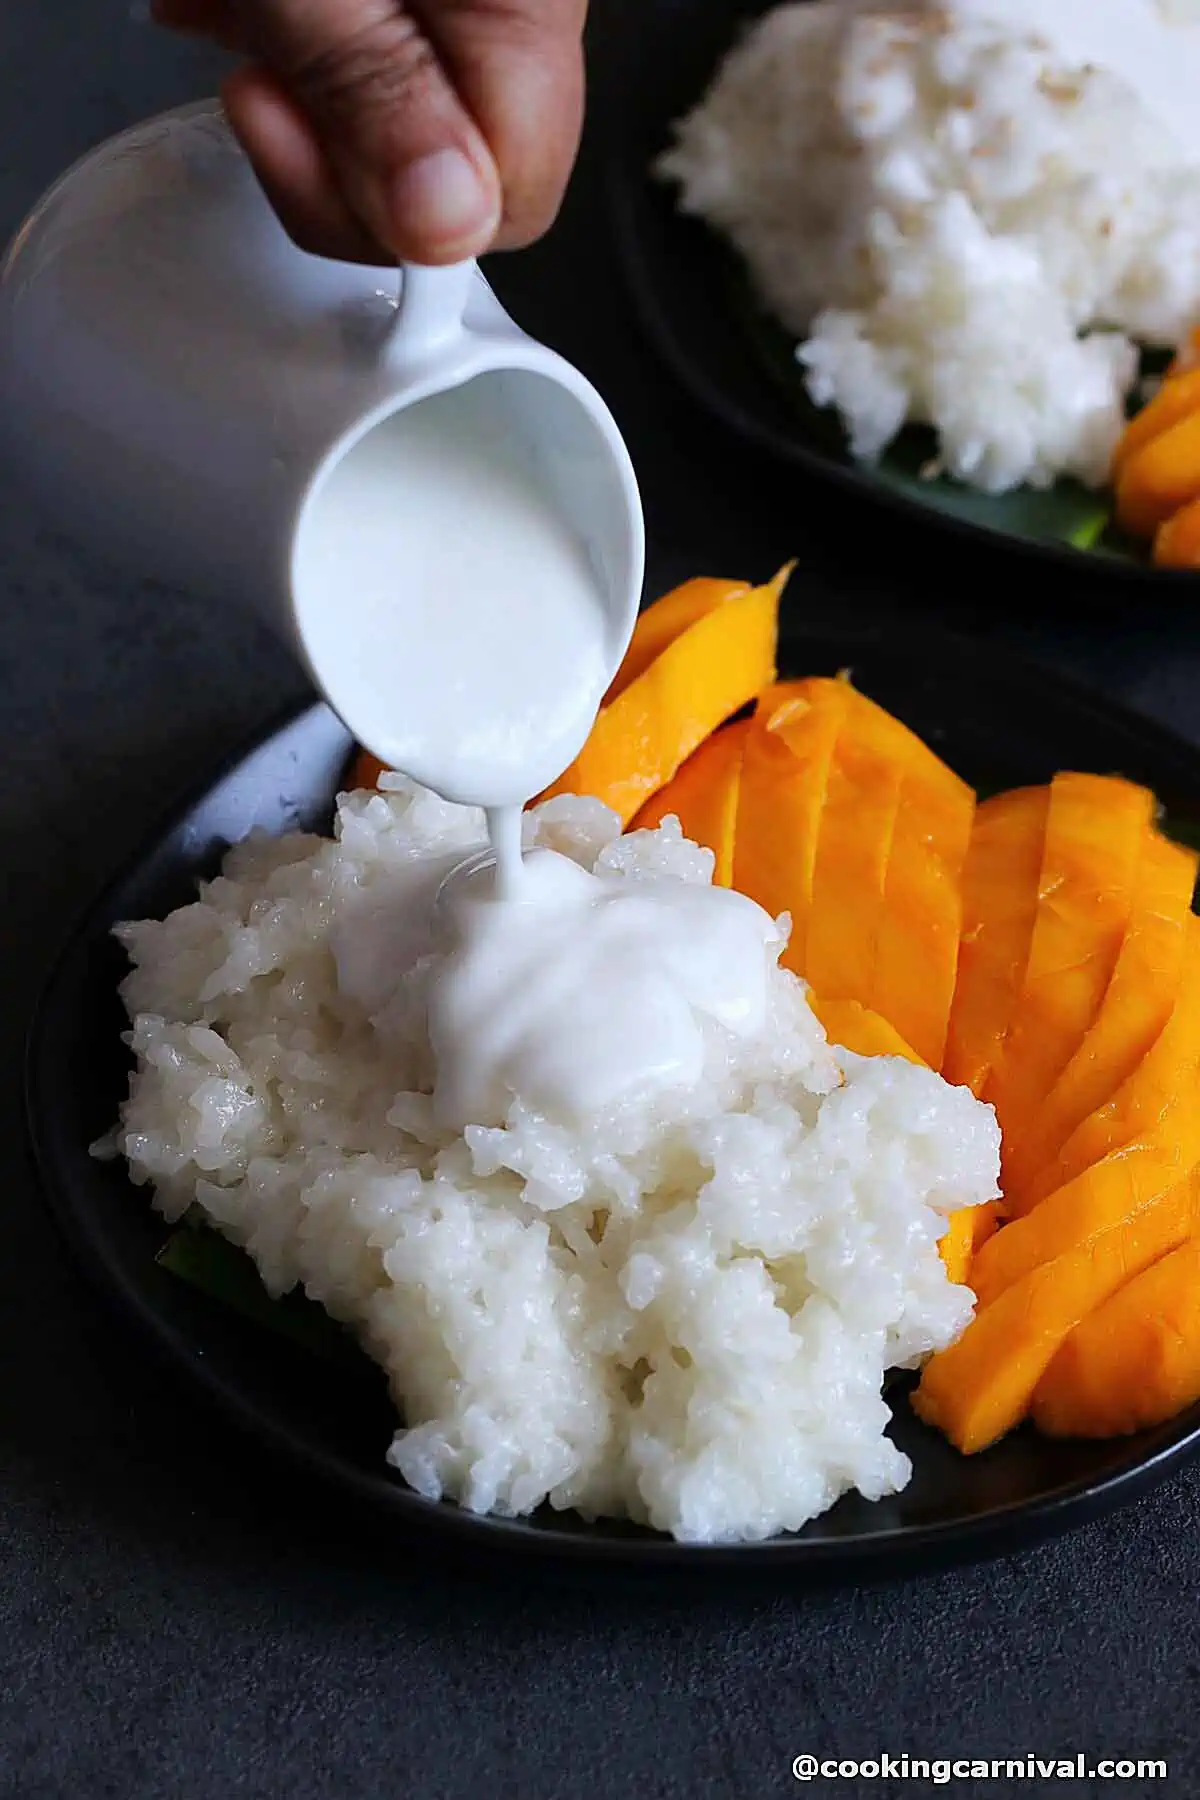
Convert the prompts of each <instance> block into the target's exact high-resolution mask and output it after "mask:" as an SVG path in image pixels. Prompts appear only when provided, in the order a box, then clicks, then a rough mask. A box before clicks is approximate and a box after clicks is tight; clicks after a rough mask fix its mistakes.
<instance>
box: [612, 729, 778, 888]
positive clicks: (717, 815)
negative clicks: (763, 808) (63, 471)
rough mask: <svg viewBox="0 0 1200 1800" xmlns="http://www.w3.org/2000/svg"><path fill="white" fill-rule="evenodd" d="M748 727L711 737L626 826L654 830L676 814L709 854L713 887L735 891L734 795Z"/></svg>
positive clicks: (692, 836)
mask: <svg viewBox="0 0 1200 1800" xmlns="http://www.w3.org/2000/svg"><path fill="white" fill-rule="evenodd" d="M750 725H751V721H750V720H749V719H739V720H736V721H735V722H734V723H733V724H732V725H726V726H725V728H724V730H722V731H718V732H715V733H714V735H713V736H712V737H710V738H708V739H707V740H706V741H705V742H704V743H703V744H701V746H700V748H699V749H698V750H695V751H693V753H692V754H691V756H689V757H688V759H687V761H686V762H685V763H684V765H683V767H682V768H681V769H680V770H679V771H678V773H677V774H676V775H675V776H674V778H673V779H672V780H671V781H668V783H667V785H666V787H664V788H660V789H659V791H658V793H657V794H655V796H654V798H653V799H652V800H648V801H647V802H646V804H645V806H643V807H642V809H641V810H640V812H638V813H637V814H635V816H634V818H633V821H632V823H631V825H630V827H629V829H630V830H631V831H643V830H645V831H649V830H653V829H654V828H655V827H656V826H658V825H661V824H662V822H663V820H664V819H665V818H667V817H668V816H669V815H670V814H674V816H675V817H676V818H677V819H678V820H679V824H680V827H681V829H682V831H683V835H684V836H685V837H688V838H691V839H692V841H693V843H696V844H704V845H705V846H706V847H707V848H708V849H709V850H711V851H712V852H713V854H714V856H715V858H716V863H715V866H714V869H713V882H714V884H716V885H717V886H719V887H732V886H733V857H734V842H735V832H736V829H737V815H738V793H739V790H740V788H741V781H742V756H743V753H744V750H745V745H746V737H747V734H748V732H749V730H750Z"/></svg>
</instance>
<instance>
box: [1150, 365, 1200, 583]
mask: <svg viewBox="0 0 1200 1800" xmlns="http://www.w3.org/2000/svg"><path fill="white" fill-rule="evenodd" d="M1198 373H1200V371H1198ZM1154 561H1155V562H1156V563H1157V564H1158V567H1159V568H1160V569H1200V496H1198V497H1197V498H1196V499H1195V500H1189V501H1188V502H1187V504H1186V506H1181V507H1180V508H1179V510H1178V512H1173V513H1172V514H1171V516H1170V518H1169V519H1164V520H1163V522H1162V524H1161V525H1160V526H1159V528H1158V530H1157V531H1156V532H1155V534H1154Z"/></svg>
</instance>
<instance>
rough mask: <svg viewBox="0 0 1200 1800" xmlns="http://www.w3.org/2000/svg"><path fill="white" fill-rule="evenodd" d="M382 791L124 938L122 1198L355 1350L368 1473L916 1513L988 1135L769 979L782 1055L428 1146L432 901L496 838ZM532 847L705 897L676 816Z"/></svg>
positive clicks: (990, 1165) (930, 1088)
mask: <svg viewBox="0 0 1200 1800" xmlns="http://www.w3.org/2000/svg"><path fill="white" fill-rule="evenodd" d="M384 781H385V783H386V786H387V791H386V792H384V793H382V794H368V793H366V792H360V793H355V794H350V795H345V796H343V797H342V798H341V799H340V801H339V804H338V811H337V822H336V831H335V834H334V836H333V837H332V838H329V839H322V838H317V837H310V836H300V835H293V836H289V837H284V838H279V839H270V838H266V837H262V836H259V837H255V838H252V839H250V840H248V841H247V842H246V843H244V844H242V845H240V846H239V847H237V848H236V849H234V850H232V851H231V852H230V853H229V855H228V856H227V858H226V861H225V865H224V869H223V872H222V874H221V875H220V876H219V878H218V879H216V880H215V881H213V882H212V883H211V884H210V885H208V886H207V887H205V888H204V889H203V891H202V892H201V894H200V897H199V898H198V900H197V901H196V902H195V904H193V905H190V906H186V907H183V908H181V909H180V910H179V911H177V912H175V913H173V914H171V915H170V916H169V917H168V918H167V919H166V920H164V921H161V922H153V921H144V922H141V923H137V924H129V925H125V926H123V927H122V928H121V930H120V934H119V935H120V936H121V939H122V941H123V942H124V944H125V945H126V947H127V949H128V951H129V954H130V957H131V960H132V964H133V968H132V972H131V973H130V974H129V976H128V978H127V980H126V982H125V984H124V989H123V995H124V1000H125V1004H126V1006H127V1008H128V1011H129V1014H130V1017H131V1020H132V1034H131V1042H132V1046H133V1050H134V1054H135V1057H136V1070H135V1072H134V1074H133V1077H132V1082H131V1089H130V1095H129V1099H128V1102H127V1104H126V1105H125V1107H124V1108H123V1112H122V1117H121V1123H120V1126H119V1129H118V1131H117V1132H116V1134H115V1145H116V1148H117V1149H119V1151H120V1152H121V1153H123V1154H124V1155H125V1156H126V1157H127V1158H128V1161H129V1166H130V1168H131V1170H132V1173H133V1177H134V1179H135V1180H136V1181H137V1182H139V1183H145V1184H147V1185H148V1186H149V1187H150V1188H151V1190H152V1198H153V1203H154V1204H155V1206H157V1208H158V1209H159V1211H160V1212H161V1213H162V1214H164V1215H165V1217H166V1218H168V1219H179V1218H180V1217H181V1216H182V1215H183V1214H184V1213H185V1212H186V1211H187V1210H188V1208H190V1207H192V1206H198V1207H199V1208H200V1209H201V1210H202V1212H203V1213H204V1215H205V1216H206V1218H207V1219H208V1221H209V1222H210V1223H211V1224H212V1225H213V1226H215V1227H216V1228H217V1229H218V1230H219V1231H221V1232H223V1233H224V1234H225V1235H226V1236H227V1237H228V1238H230V1239H231V1240H232V1241H233V1242H234V1243H235V1244H238V1245H240V1246H242V1247H243V1248H244V1249H245V1250H246V1251H248V1252H249V1254H250V1255H251V1256H252V1257H253V1259H254V1261H255V1263H256V1264H257V1266H258V1269H259V1272H260V1274H261V1277H262V1280H263V1282H264V1284H265V1285H266V1287H267V1288H268V1289H269V1291H270V1292H271V1293H272V1294H274V1295H280V1294H283V1293H285V1292H286V1291H287V1290H289V1289H291V1288H293V1287H296V1286H300V1287H302V1288H303V1289H304V1290H305V1291H306V1292H307V1293H308V1294H309V1295H311V1296H312V1297H313V1298H314V1299H316V1300H317V1301H319V1302H320V1303H321V1304H322V1305H323V1306H325V1307H326V1308H327V1309H328V1311H329V1312H330V1313H331V1314H332V1315H333V1316H334V1317H335V1318H337V1319H339V1320H341V1321H344V1322H345V1323H346V1324H347V1325H348V1326H349V1327H351V1328H352V1330H353V1331H354V1332H355V1333H356V1334H357V1336H358V1338H359V1340H360V1341H361V1343H362V1344H363V1346H364V1348H365V1349H366V1350H367V1351H368V1353H369V1354H370V1355H371V1356H372V1357H374V1358H376V1359H377V1360H378V1361H379V1363H380V1364H382V1366H383V1367H384V1369H386V1371H387V1374H388V1377H389V1379H390V1383H391V1389H392V1392H393V1395H394V1397H395V1401H396V1405H397V1408H398V1410H399V1413H400V1416H401V1419H402V1423H401V1424H400V1425H399V1427H398V1429H397V1431H396V1435H395V1439H394V1441H393V1443H392V1445H391V1447H390V1450H389V1449H388V1448H387V1446H385V1445H381V1446H380V1455H381V1457H382V1456H383V1454H384V1453H385V1451H386V1453H387V1455H388V1458H389V1460H390V1462H391V1463H392V1464H393V1465H394V1467H395V1468H396V1469H397V1470H398V1471H399V1473H400V1475H401V1476H403V1478H404V1479H405V1480H406V1481H407V1482H408V1483H410V1484H411V1486H412V1487H413V1488H415V1489H416V1490H417V1491H418V1492H419V1493H420V1494H423V1495H425V1496H427V1497H428V1498H429V1499H431V1500H436V1499H440V1498H442V1497H447V1498H450V1499H453V1500H456V1501H458V1502H459V1503H460V1504H462V1505H463V1506H465V1507H468V1508H470V1509H472V1510H474V1511H476V1512H480V1513H486V1512H494V1513H500V1514H508V1515H520V1514H525V1513H528V1512H530V1511H531V1510H533V1509H534V1508H536V1507H538V1506H541V1505H543V1504H549V1505H550V1506H552V1507H558V1508H576V1509H578V1510H579V1511H580V1512H582V1513H584V1514H586V1515H588V1516H596V1515H619V1516H622V1515H623V1516H629V1517H631V1518H633V1519H635V1520H638V1521H641V1522H643V1523H645V1524H649V1525H651V1526H654V1527H657V1528H658V1529H660V1530H662V1531H664V1532H670V1533H673V1534H674V1535H675V1536H676V1537H678V1538H680V1539H684V1540H688V1541H691V1542H698V1543H699V1542H713V1541H733V1540H741V1539H756V1538H764V1537H768V1536H770V1535H772V1534H774V1533H776V1532H780V1531H786V1530H794V1529H796V1528H798V1527H799V1526H801V1525H803V1524H804V1523H805V1522H806V1521H807V1520H809V1519H811V1518H813V1517H814V1516H815V1515H817V1514H819V1513H821V1512H822V1511H823V1510H824V1509H825V1508H827V1507H829V1506H830V1505H831V1504H832V1503H833V1502H834V1501H835V1500H836V1499H837V1498H838V1496H839V1495H840V1494H842V1493H844V1492H846V1491H847V1490H848V1489H852V1488H857V1489H858V1490H859V1491H860V1492H861V1493H863V1494H865V1495H867V1496H868V1497H871V1498H874V1497H877V1496H880V1495H884V1494H888V1493H893V1492H895V1491H897V1490H898V1489H900V1488H902V1487H903V1486H904V1484H905V1482H906V1481H907V1480H908V1478H909V1473H910V1469H909V1464H908V1461H907V1459H906V1458H905V1457H904V1455H902V1454H901V1452H900V1451H899V1450H898V1449H897V1448H896V1447H895V1445H894V1444H893V1443H892V1442H891V1441H890V1439H889V1437H888V1435H887V1427H888V1424H889V1412H888V1408H887V1406H886V1405H885V1403H884V1401H883V1399H882V1397H881V1383H882V1378H883V1375H884V1372H885V1370H887V1369H889V1368H893V1367H907V1366H911V1365H913V1364H915V1363H917V1362H918V1361H919V1360H920V1359H921V1358H923V1357H924V1356H925V1355H926V1354H927V1353H929V1352H930V1351H932V1350H935V1349H937V1348H939V1347H941V1346H943V1345H946V1344H948V1343H949V1342H951V1341H952V1340H953V1339H954V1338H955V1337H956V1336H957V1335H958V1333H959V1332H960V1331H961V1330H962V1328H963V1326H964V1325H965V1323H966V1321H967V1319H968V1317H969V1316H970V1312H971V1307H972V1297H971V1295H970V1293H969V1292H968V1291H967V1290H966V1289H964V1288H961V1287H955V1286H953V1285H951V1283H950V1282H949V1280H948V1279H947V1277H946V1275H945V1272H944V1270H943V1267H942V1263H941V1259H940V1257H939V1255H938V1249H937V1244H938V1239H939V1236H940V1235H941V1233H942V1232H943V1231H944V1229H945V1224H946V1219H947V1217H948V1215H949V1214H950V1213H951V1212H952V1211H953V1210H954V1209H956V1208H958V1207H961V1206H964V1205H970V1204H974V1203H977V1202H979V1201H982V1200H985V1199H987V1198H989V1197H991V1196H992V1195H993V1194H994V1193H995V1192H996V1177H997V1171H998V1161H999V1140H998V1133H997V1128H996V1124H995V1119H994V1116H993V1113H992V1110H991V1108H990V1107H985V1106H983V1105H981V1104H980V1103H979V1102H978V1101H976V1100H975V1099H974V1098H973V1097H972V1096H971V1095H970V1094H969V1093H968V1092H967V1091H966V1090H964V1089H955V1088H951V1087H950V1086H948V1085H947V1083H945V1082H944V1081H942V1080H941V1079H940V1077H938V1076H937V1075H935V1074H933V1073H930V1072H928V1071H926V1070H923V1069H919V1068H915V1067H912V1066H910V1065H908V1064H907V1063H904V1062H901V1061H896V1060H891V1059H871V1060H866V1059H862V1058H858V1057H854V1056H851V1055H849V1054H848V1053H844V1052H841V1051H833V1050H831V1049H830V1047H829V1046H828V1045H827V1044H826V1042H825V1039H824V1035H823V1033H822V1031H821V1029H820V1027H819V1025H818V1024H817V1021H816V1019H815V1017H814V1015H813V1013H812V1011H811V1009H810V1007H809V1005H808V1002H807V999H806V994H805V989H804V987H803V985H802V983H800V982H799V981H798V980H797V979H796V978H795V977H793V976H792V975H790V974H788V973H786V972H785V971H782V970H780V969H778V968H777V967H773V968H772V973H771V1011H770V1019H769V1024H768V1028H767V1029H766V1030H765V1031H764V1032H763V1033H762V1035H761V1036H760V1037H757V1038H754V1039H745V1038H737V1037H734V1036H733V1035H731V1034H730V1033H729V1032H728V1031H726V1030H725V1029H724V1028H722V1027H721V1026H720V1025H719V1024H717V1023H716V1022H714V1021H712V1020H707V1021H706V1022H705V1031H706V1034H707V1036H706V1053H705V1055H706V1061H705V1068H704V1073H703V1077H702V1079H701V1080H700V1081H699V1082H697V1083H695V1084H693V1085H691V1086H689V1087H688V1088H686V1089H683V1090H680V1089H676V1090H673V1091H671V1092H670V1093H667V1094H663V1093H661V1092H660V1093H655V1094H653V1095H648V1094H643V1095H637V1094H635V1095H632V1096H627V1097H625V1098H624V1099H623V1100H622V1102H621V1103H620V1105H619V1106H617V1107H614V1108H613V1109H612V1110H610V1111H609V1112H608V1113H606V1114H605V1115H603V1116H597V1117H592V1118H588V1119H584V1120H579V1119H575V1120H570V1121H568V1120H565V1119H561V1118H554V1117H549V1116H545V1115H542V1114H539V1113H538V1112H536V1111H535V1110H533V1109H531V1108H530V1107H529V1106H527V1105H526V1104H525V1103H523V1101H522V1099H521V1097H520V1096H517V1095H514V1096H513V1097H512V1101H511V1105H510V1106H509V1109H508V1112H507V1116H506V1118H505V1119H504V1122H503V1124H502V1125H494V1124H493V1125H488V1126H469V1127H468V1128H467V1129H466V1130H465V1131H463V1132H461V1133H451V1132H449V1131H446V1130H439V1128H438V1127H437V1125H436V1124H435V1121H434V1118H433V1113H432V1108H431V1103H430V1087H431V1083H432V1068H431V1060H430V1053H429V1043H428V1036H427V1032H426V1025H425V1014H424V1008H423V1001H422V992H423V984H424V983H425V982H426V981H427V979H428V973H429V969H430V967H431V959H433V958H435V957H436V956H437V954H438V950H437V947H436V943H435V942H433V941H432V940H431V939H430V937H429V910H428V897H429V895H430V893H431V892H432V890H433V887H434V886H435V885H436V881H437V880H438V879H440V877H441V874H442V873H444V871H445V870H446V868H448V867H450V866H452V865H453V864H454V863H456V862H457V861H458V860H459V859H461V858H463V857H466V856H469V855H471V854H473V853H474V852H476V851H478V850H479V848H480V847H481V845H482V843H483V841H484V824H483V819H482V815H481V814H479V813H477V812H473V811H471V810H469V809H466V808H462V807H453V806H447V805H444V804H443V803H442V802H441V801H439V800H437V799H435V798H434V797H433V796H432V795H430V794H429V793H427V792H426V791H424V790H422V789H420V788H417V787H415V786H414V785H412V784H411V783H409V782H406V781H404V780H403V779H401V778H399V777H385V778H384ZM526 838H527V842H537V843H540V844H544V845H546V846H548V847H550V848H553V849H557V850H559V851H561V852H563V853H565V854H566V855H568V856H570V857H572V858H574V859H575V860H576V861H577V862H578V863H580V865H581V866H583V867H585V868H588V869H595V870H597V871H598V872H609V873H612V874H615V875H617V876H619V877H620V878H621V879H624V880H628V881H631V882H636V881H639V880H644V879H646V878H647V877H648V876H653V877H656V878H663V877H666V878H668V879H677V880H680V881H685V882H707V881H709V880H710V879H711V873H712V856H711V853H710V852H708V851H706V850H702V849H699V848H698V847H697V846H696V845H694V844H691V843H689V842H687V841H686V840H685V839H684V838H683V837H682V836H681V835H680V833H679V829H678V826H677V824H676V822H675V821H673V820H669V821H667V822H666V823H665V824H664V825H663V826H662V827H661V828H660V829H659V830H656V831H651V832H638V833H633V834H631V835H628V836H625V837H622V836H620V834H619V826H618V821H617V820H616V818H615V817H614V816H613V815H612V814H611V813H610V812H608V810H607V809H606V808H604V807H603V806H601V805H599V803H597V802H594V801H589V800H578V799H569V798H568V799H557V800H553V801H550V802H549V803H547V804H546V805H544V806H543V807H541V808H540V809H539V810H537V811H536V812H535V813H533V814H531V815H529V816H527V819H526ZM784 929H785V926H784ZM784 941H785V940H784V937H783V935H782V929H781V934H780V936H779V938H778V940H777V942H776V943H775V946H774V950H773V951H768V952H766V953H765V954H767V955H768V956H770V957H771V959H772V962H773V961H774V955H775V954H777V953H778V951H779V950H780V949H781V948H782V946H783V943H784Z"/></svg>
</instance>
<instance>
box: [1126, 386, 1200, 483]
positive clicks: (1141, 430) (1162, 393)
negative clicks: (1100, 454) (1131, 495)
mask: <svg viewBox="0 0 1200 1800" xmlns="http://www.w3.org/2000/svg"><path fill="white" fill-rule="evenodd" d="M1197 407H1200V369H1194V368H1193V369H1181V370H1179V371H1178V372H1177V373H1176V374H1173V375H1170V376H1168V378H1167V379H1166V380H1165V381H1164V382H1163V384H1162V386H1161V387H1160V388H1159V390H1158V392H1157V393H1156V394H1155V395H1154V397H1153V399H1151V400H1148V401H1147V402H1146V404H1145V406H1143V408H1142V410H1141V412H1139V413H1138V414H1136V416H1135V417H1134V418H1132V419H1131V420H1130V421H1129V423H1128V425H1127V426H1126V427H1125V430H1124V431H1123V432H1122V434H1121V441H1120V443H1119V444H1118V445H1117V451H1116V455H1115V457H1114V459H1113V474H1114V475H1119V474H1120V472H1121V470H1122V469H1124V468H1125V467H1126V465H1127V464H1128V463H1129V462H1130V460H1131V459H1132V458H1133V457H1134V456H1135V455H1136V454H1137V452H1138V451H1139V450H1140V449H1141V448H1142V446H1143V445H1144V444H1148V443H1150V441H1151V439H1153V438H1156V437H1160V436H1161V435H1162V433H1163V432H1164V431H1167V430H1169V429H1170V427H1171V426H1172V425H1178V424H1179V421H1180V420H1181V419H1186V418H1187V416H1188V414H1189V413H1192V412H1195V410H1196V409H1197Z"/></svg>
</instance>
